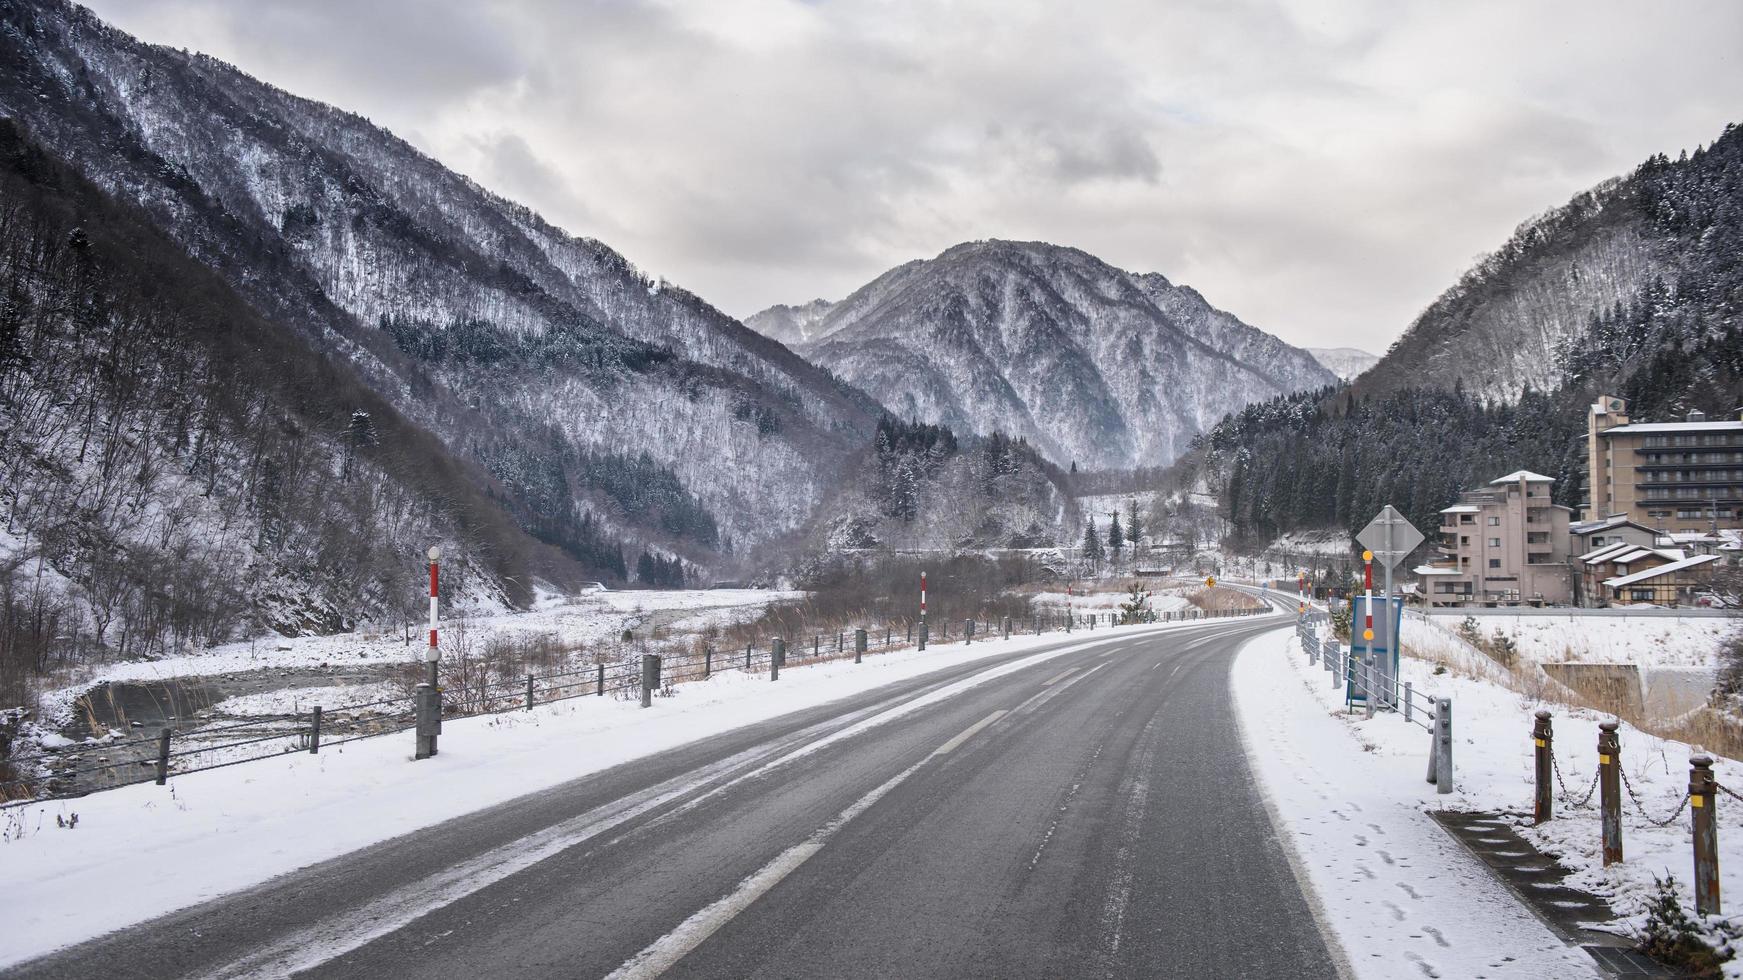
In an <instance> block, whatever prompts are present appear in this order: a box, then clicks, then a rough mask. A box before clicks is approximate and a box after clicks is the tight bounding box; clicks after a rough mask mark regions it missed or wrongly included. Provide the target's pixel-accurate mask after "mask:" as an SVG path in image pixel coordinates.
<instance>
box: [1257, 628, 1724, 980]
mask: <svg viewBox="0 0 1743 980" xmlns="http://www.w3.org/2000/svg"><path fill="white" fill-rule="evenodd" d="M1407 635H1408V634H1407ZM1447 659H1448V663H1449V664H1450V666H1451V669H1446V668H1445V667H1444V666H1443V665H1437V664H1432V663H1427V662H1424V661H1421V660H1416V659H1413V658H1406V659H1405V660H1404V662H1403V666H1402V679H1404V680H1408V681H1411V682H1412V683H1413V684H1414V685H1415V688H1416V690H1418V691H1424V692H1427V693H1429V694H1430V695H1431V696H1434V697H1450V698H1451V699H1452V701H1453V719H1454V726H1453V730H1454V733H1455V745H1454V750H1453V760H1454V770H1455V787H1456V791H1455V792H1454V793H1452V794H1450V795H1446V796H1441V795H1438V794H1436V792H1435V787H1434V786H1433V785H1431V784H1429V783H1427V782H1426V781H1425V780H1424V778H1423V777H1424V774H1425V772H1426V768H1427V759H1428V736H1427V734H1425V733H1424V732H1423V730H1422V729H1421V728H1419V727H1417V726H1415V725H1410V724H1407V723H1405V722H1404V720H1403V719H1402V718H1401V717H1399V716H1398V715H1397V714H1389V713H1384V712H1382V713H1380V714H1379V715H1378V716H1376V717H1375V718H1373V719H1371V720H1370V719H1367V718H1366V717H1365V715H1362V714H1360V713H1358V714H1348V713H1346V712H1344V710H1343V701H1342V694H1341V689H1339V688H1334V687H1333V686H1332V682H1331V680H1330V675H1328V674H1327V673H1326V672H1325V670H1324V669H1323V666H1312V667H1310V666H1309V664H1308V661H1307V657H1306V655H1305V654H1304V653H1302V652H1301V651H1300V650H1299V649H1298V648H1297V646H1296V643H1295V639H1294V637H1293V635H1292V634H1285V633H1277V634H1272V635H1270V636H1268V637H1266V638H1264V639H1263V640H1261V641H1257V642H1256V643H1255V644H1254V645H1252V646H1250V647H1249V648H1248V650H1247V652H1246V653H1244V654H1243V655H1242V657H1241V659H1240V661H1239V662H1238V663H1237V665H1236V669H1235V674H1236V679H1235V693H1236V695H1237V700H1238V702H1239V704H1240V707H1241V717H1242V721H1243V726H1244V727H1245V730H1246V731H1247V733H1248V739H1249V744H1250V747H1251V748H1252V749H1253V752H1254V755H1255V768H1257V769H1259V770H1260V774H1261V776H1262V777H1263V780H1264V782H1265V783H1266V785H1267V789H1268V791H1269V792H1270V793H1271V794H1272V797H1273V799H1274V801H1275V802H1276V804H1277V806H1278V809H1279V811H1280V814H1281V816H1282V820H1283V823H1284V825H1285V826H1287V827H1288V829H1289V833H1290V836H1291V838H1292V839H1294V840H1295V842H1296V844H1297V846H1298V848H1300V850H1301V853H1303V854H1311V855H1313V857H1314V860H1317V861H1322V862H1327V863H1328V864H1333V863H1342V862H1331V861H1328V859H1327V858H1326V857H1325V856H1324V855H1326V854H1327V845H1328V841H1329V842H1331V843H1332V845H1333V846H1332V847H1331V850H1332V851H1338V850H1340V849H1341V850H1342V851H1343V852H1345V855H1346V857H1348V858H1351V859H1360V858H1361V856H1362V855H1363V854H1366V855H1368V859H1367V861H1365V862H1364V864H1365V865H1366V866H1367V867H1368V868H1369V870H1375V871H1378V870H1380V868H1379V866H1376V865H1375V864H1374V863H1373V855H1374V854H1375V853H1376V852H1373V851H1371V850H1369V845H1368V844H1363V843H1361V842H1357V841H1354V838H1353V837H1351V836H1349V835H1347V834H1344V835H1340V834H1339V831H1340V830H1341V829H1345V828H1348V827H1350V826H1352V825H1353V826H1354V827H1356V828H1358V829H1356V830H1354V831H1353V833H1356V834H1361V833H1364V832H1363V831H1361V830H1359V827H1360V825H1361V823H1362V821H1361V820H1360V819H1354V817H1355V812H1354V811H1351V810H1346V809H1343V805H1344V803H1345V802H1347V804H1349V805H1353V806H1363V807H1365V809H1366V811H1367V812H1368V813H1369V816H1370V817H1371V816H1372V814H1373V813H1374V812H1375V811H1376V809H1378V811H1379V812H1383V813H1387V814H1389V815H1391V817H1392V818H1393V820H1394V821H1395V822H1396V823H1398V824H1400V825H1403V826H1409V827H1415V828H1421V829H1420V833H1421V834H1422V835H1425V836H1426V838H1427V839H1428V841H1429V842H1431V843H1432V844H1433V845H1434V847H1435V850H1433V851H1429V852H1422V853H1442V852H1444V853H1446V854H1448V855H1450V857H1449V858H1448V859H1447V861H1446V862H1442V861H1441V860H1439V859H1436V860H1435V861H1434V862H1433V865H1434V866H1435V867H1442V866H1444V867H1447V868H1466V869H1468V870H1469V872H1470V873H1471V874H1473V875H1475V876H1478V877H1480V878H1482V879H1486V880H1488V881H1489V882H1490V883H1491V887H1492V888H1493V889H1498V890H1500V895H1499V897H1498V898H1497V899H1493V901H1499V902H1501V907H1503V908H1507V909H1510V910H1511V911H1512V912H1513V913H1517V916H1516V917H1522V921H1523V920H1529V923H1528V924H1530V925H1532V926H1536V921H1537V920H1535V919H1534V918H1530V916H1529V914H1528V913H1526V912H1525V911H1524V909H1523V908H1521V907H1520V906H1519V904H1518V903H1517V901H1516V900H1514V899H1513V897H1512V895H1511V894H1510V893H1507V892H1506V891H1505V890H1504V889H1502V886H1501V885H1500V884H1499V883H1498V882H1494V880H1493V878H1492V876H1490V873H1489V872H1488V871H1487V870H1486V869H1485V868H1483V867H1482V865H1480V864H1479V863H1477V861H1476V859H1475V858H1474V857H1471V856H1470V855H1468V854H1467V853H1466V852H1465V851H1464V850H1463V848H1462V846H1460V845H1458V844H1457V843H1456V842H1454V841H1453V840H1452V838H1451V837H1450V836H1449V835H1447V834H1446V833H1445V832H1444V831H1442V830H1441V829H1440V828H1439V827H1438V826H1437V825H1435V824H1433V823H1432V821H1430V820H1429V818H1428V817H1427V815H1426V811H1428V810H1435V809H1448V810H1465V811H1488V812H1500V813H1504V814H1509V815H1511V816H1512V823H1513V824H1514V829H1515V830H1516V831H1517V832H1518V833H1519V834H1520V835H1521V836H1523V837H1525V838H1526V839H1527V840H1529V841H1530V842H1531V843H1532V844H1533V845H1535V846H1536V847H1538V848H1539V849H1540V850H1542V851H1543V852H1545V853H1547V854H1550V855H1552V856H1554V857H1556V858H1557V860H1558V861H1560V863H1561V864H1562V865H1563V866H1565V867H1567V868H1569V869H1570V870H1571V871H1572V872H1573V873H1572V874H1571V875H1570V876H1569V877H1568V878H1567V879H1566V880H1565V881H1564V882H1563V883H1564V884H1566V885H1570V886H1573V887H1576V888H1580V889H1583V890H1585V891H1588V892H1591V893H1593V894H1596V895H1599V896H1602V897H1604V898H1606V899H1607V900H1609V902H1610V904H1611V906H1612V907H1613V908H1615V909H1616V911H1617V912H1618V913H1619V914H1620V915H1622V916H1623V919H1622V920H1621V921H1620V922H1618V923H1615V924H1613V925H1612V926H1611V928H1612V929H1614V930H1615V931H1617V932H1619V933H1621V934H1623V935H1628V936H1630V937H1632V932H1633V930H1636V929H1638V928H1640V927H1641V926H1642V925H1643V923H1644V917H1643V916H1644V908H1645V903H1646V902H1647V900H1648V899H1649V898H1650V897H1651V888H1652V884H1653V877H1654V876H1655V875H1656V876H1659V877H1665V876H1669V877H1671V878H1673V879H1674V880H1675V882H1676V887H1677V891H1678V893H1679V895H1680V897H1681V899H1682V901H1683V904H1684V906H1685V907H1687V908H1690V909H1691V910H1692V907H1693V901H1692V898H1691V896H1692V894H1693V889H1692V883H1693V874H1694V872H1693V851H1692V840H1691V836H1690V826H1689V815H1688V810H1687V809H1686V808H1684V809H1683V810H1682V812H1681V813H1680V814H1679V815H1678V816H1677V818H1676V819H1675V820H1673V821H1671V822H1670V824H1669V825H1668V826H1665V827H1655V826H1653V825H1652V821H1653V820H1663V819H1664V818H1666V817H1668V816H1670V815H1671V814H1672V813H1674V812H1676V811H1677V809H1678V806H1679V804H1680V802H1681V800H1682V798H1683V796H1684V794H1685V792H1686V789H1687V786H1688V771H1689V770H1688V759H1689V756H1690V755H1691V754H1692V753H1693V747H1691V746H1689V745H1687V744H1686V743H1682V742H1676V741H1672V740H1668V739H1663V738H1658V737H1655V736H1652V735H1649V734H1647V733H1645V732H1641V731H1639V730H1638V729H1636V728H1634V727H1633V726H1631V725H1628V724H1626V723H1624V724H1623V725H1622V726H1621V728H1620V730H1619V735H1620V739H1621V743H1622V753H1621V756H1622V765H1623V769H1624V771H1625V772H1626V773H1627V775H1628V782H1629V783H1630V784H1631V785H1632V787H1633V790H1634V793H1635V795H1636V796H1637V797H1638V802H1636V801H1634V800H1630V799H1626V798H1625V799H1624V801H1623V826H1624V833H1623V840H1624V852H1625V854H1626V860H1625V861H1624V862H1622V863H1621V864H1616V865H1612V866H1611V867H1609V868H1605V867H1603V861H1602V851H1601V847H1600V828H1599V815H1598V809H1597V805H1596V799H1595V797H1593V798H1591V802H1589V803H1587V804H1586V805H1585V806H1580V807H1574V806H1570V803H1571V802H1577V801H1578V800H1579V799H1580V798H1582V797H1586V796H1587V793H1588V789H1589V787H1590V786H1591V784H1592V780H1593V778H1594V776H1595V775H1596V772H1597V738H1598V723H1599V722H1600V721H1604V720H1607V716H1605V715H1600V714H1598V713H1597V712H1593V711H1588V710H1583V709H1576V708H1570V707H1568V706H1566V705H1563V704H1556V703H1550V702H1547V701H1543V700H1540V699H1538V698H1534V697H1530V696H1527V695H1524V694H1521V693H1518V692H1516V691H1513V690H1509V689H1508V688H1507V687H1505V686H1503V685H1502V683H1501V681H1502V680H1503V679H1504V678H1505V677H1506V672H1505V671H1503V670H1501V668H1500V667H1499V666H1498V665H1496V664H1494V663H1493V662H1492V661H1489V660H1487V659H1486V658H1482V657H1480V656H1479V657H1472V658H1461V657H1457V656H1449V657H1448V658H1447ZM1279 662H1284V663H1287V664H1288V665H1289V666H1290V667H1291V668H1292V669H1291V670H1288V671H1280V670H1276V669H1275V667H1276V665H1277V664H1278V663H1279ZM1437 671H1438V672H1437ZM1540 708H1546V709H1548V710H1549V711H1551V712H1552V714H1553V720H1554V725H1555V741H1554V748H1555V754H1556V758H1557V762H1558V764H1559V768H1560V770H1561V773H1562V775H1563V778H1564V779H1565V782H1566V791H1565V792H1564V791H1563V789H1562V787H1560V786H1558V787H1557V791H1556V798H1557V799H1556V814H1555V819H1553V820H1551V821H1550V822H1548V823H1545V824H1543V825H1540V826H1533V825H1532V822H1531V801H1532V792H1533V778H1534V776H1533V759H1532V745H1531V739H1530V732H1531V726H1532V721H1533V714H1534V713H1535V712H1536V711H1537V710H1538V709H1540ZM1297 726H1299V728H1297ZM1284 760H1289V761H1284ZM1714 772H1715V774H1716V776H1717V778H1718V780H1719V782H1720V783H1721V784H1723V785H1726V786H1730V787H1734V788H1738V789H1743V765H1740V764H1738V763H1737V762H1735V761H1733V760H1729V759H1722V758H1721V759H1719V760H1718V761H1717V762H1716V763H1715V765H1714ZM1570 797H1571V799H1570ZM1717 813H1718V819H1719V835H1718V836H1719V848H1720V856H1719V860H1720V875H1721V892H1722V893H1723V894H1726V895H1738V894H1743V803H1736V802H1734V801H1731V800H1729V799H1725V798H1723V797H1722V798H1721V800H1720V805H1719V807H1718V810H1717ZM1339 814H1342V816H1340V815H1339ZM1345 817H1349V818H1351V819H1344V818H1345ZM1649 818H1650V819H1649ZM1376 823H1380V824H1381V825H1382V826H1385V827H1387V828H1388V829H1389V830H1396V829H1397V828H1396V827H1394V826H1393V825H1392V824H1391V823H1387V822H1385V821H1376ZM1370 829H1372V828H1371V827H1370ZM1352 843H1353V844H1354V849H1353V850H1352V847H1351V845H1352ZM1370 843H1371V842H1370ZM1389 856H1390V857H1392V858H1393V859H1397V858H1398V851H1397V850H1396V849H1389ZM1380 863H1381V865H1382V866H1384V867H1385V869H1386V870H1388V871H1390V870H1391V869H1392V867H1393V866H1392V865H1387V864H1385V860H1384V858H1382V859H1381V862H1380ZM1412 863H1413V864H1414V865H1415V866H1416V867H1417V868H1418V869H1421V868H1422V867H1424V865H1423V864H1422V863H1421V861H1420V859H1419V858H1418V859H1414V860H1413V862H1412ZM1310 870H1313V869H1311V868H1310ZM1461 876H1462V873H1461ZM1322 879H1325V880H1324V882H1323V883H1322ZM1313 880H1314V885H1315V887H1316V888H1317V889H1319V890H1320V892H1321V897H1322V900H1323V901H1325V902H1326V903H1327V905H1328V907H1331V906H1345V907H1346V910H1347V911H1353V910H1354V909H1355V908H1356V907H1357V906H1352V905H1351V903H1352V902H1356V903H1358V906H1359V901H1360V900H1359V899H1358V898H1356V897H1355V896H1356V895H1357V894H1359V893H1361V892H1363V891H1369V892H1372V891H1373V889H1372V888H1368V887H1366V886H1368V885H1371V884H1373V882H1374V881H1375V880H1376V879H1369V878H1368V877H1367V876H1366V874H1364V873H1363V872H1362V871H1360V870H1357V871H1355V872H1354V873H1353V874H1350V873H1348V872H1347V869H1346V871H1345V873H1343V874H1342V875H1341V877H1340V875H1339V874H1338V873H1337V872H1334V871H1332V870H1329V869H1328V868H1325V867H1322V868H1320V869H1318V871H1317V872H1316V873H1315V874H1314V879H1313ZM1378 880H1379V881H1384V880H1385V875H1384V874H1381V875H1380V876H1379V878H1378ZM1340 883H1341V886H1342V887H1344V888H1352V886H1353V891H1351V892H1349V893H1347V894H1343V895H1342V896H1341V897H1339V896H1338V894H1337V888H1338V887H1339V884H1340ZM1379 891H1380V893H1381V894H1384V892H1385V889H1383V888H1382V889H1380V890H1379ZM1395 891H1397V892H1398V893H1399V894H1403V893H1404V892H1403V890H1402V887H1399V888H1397V889H1395ZM1418 891H1419V892H1420V891H1421V889H1420V888H1419V889H1418ZM1424 894H1426V893H1424ZM1371 897H1372V898H1373V900H1374V901H1379V902H1381V906H1382V911H1383V912H1384V913H1385V914H1386V915H1387V916H1388V917H1395V916H1394V914H1393V913H1392V912H1391V911H1390V909H1389V908H1386V907H1385V905H1384V900H1389V901H1391V902H1392V903H1393V904H1399V903H1398V900H1397V898H1396V895H1392V894H1384V900H1382V899H1381V898H1380V897H1379V896H1378V895H1375V896H1371ZM1404 908H1405V909H1406V910H1408V908H1409V906H1408V905H1405V906H1404ZM1455 912H1456V916H1455V915H1454V913H1455ZM1470 914H1471V913H1466V912H1458V911H1457V910H1456V909H1454V910H1450V911H1448V912H1447V914H1446V915H1441V916H1438V918H1439V919H1440V920H1441V922H1442V923H1444V922H1445V921H1447V919H1448V918H1449V917H1453V918H1454V919H1458V917H1462V916H1468V915H1470ZM1334 918H1335V917H1334ZM1375 921H1377V920H1375ZM1459 921H1462V920H1459ZM1398 924H1399V925H1400V926H1404V925H1406V923H1405V922H1404V920H1399V923H1398ZM1364 925H1367V923H1364ZM1346 928H1347V927H1344V926H1340V927H1339V934H1340V936H1341V935H1343V934H1344V931H1345V929H1346ZM1378 928H1379V927H1378V926H1377V925H1373V926H1371V928H1370V931H1372V930H1373V929H1378ZM1442 928H1444V925H1443V926H1442ZM1537 931H1540V932H1542V933H1543V935H1544V936H1547V937H1549V939H1550V940H1551V941H1553V942H1554V944H1555V945H1556V946H1560V941H1559V940H1556V939H1554V937H1553V936H1552V935H1551V934H1549V933H1548V932H1547V930H1544V929H1542V927H1540V926H1538V927H1537ZM1409 932H1410V930H1408V929H1400V930H1398V931H1396V932H1392V931H1390V930H1382V933H1381V935H1382V936H1384V935H1390V936H1392V940H1393V941H1395V942H1401V943H1403V942H1407V941H1408V942H1414V941H1415V940H1414V939H1413V938H1409V939H1408V940H1407V938H1406V937H1408V933H1409ZM1472 935H1473V937H1476V938H1480V937H1481V931H1480V930H1476V931H1473V933H1472ZM1495 935H1497V936H1499V935H1504V934H1503V933H1496V934H1495ZM1446 936H1447V938H1448V939H1451V938H1452V937H1451V933H1446ZM1489 948H1490V949H1500V948H1504V949H1506V950H1507V952H1508V953H1510V954H1514V955H1518V954H1519V950H1522V949H1526V948H1527V947H1526V946H1522V945H1518V944H1515V943H1513V942H1511V941H1509V942H1506V943H1502V944H1495V943H1491V944H1490V946H1489ZM1543 948H1546V949H1547V948H1549V947H1543ZM1359 958H1360V956H1359V954H1356V953H1352V959H1353V960H1354V959H1359ZM1436 962H1444V960H1442V961H1436ZM1359 965H1360V964H1358V967H1359ZM1476 965H1477V964H1476V963H1475V962H1474V961H1473V962H1472V963H1471V966H1473V967H1475V966H1476ZM1739 966H1740V965H1739V964H1735V963H1733V964H1727V967H1726V970H1727V972H1726V975H1727V976H1730V977H1743V969H1740V968H1739ZM1513 968H1514V967H1511V966H1510V967H1509V968H1508V969H1509V970H1512V969H1513ZM1580 969H1582V970H1584V969H1587V967H1586V965H1584V964H1581V966H1580ZM1358 973H1360V974H1362V975H1366V973H1364V972H1363V971H1361V970H1360V969H1358ZM1374 975H1375V976H1383V975H1385V971H1384V970H1381V971H1378V972H1376V973H1375V974H1374ZM1454 975H1465V974H1464V971H1462V970H1459V971H1455V973H1454ZM1542 975H1556V976H1560V975H1565V974H1560V973H1553V972H1552V973H1548V974H1542Z"/></svg>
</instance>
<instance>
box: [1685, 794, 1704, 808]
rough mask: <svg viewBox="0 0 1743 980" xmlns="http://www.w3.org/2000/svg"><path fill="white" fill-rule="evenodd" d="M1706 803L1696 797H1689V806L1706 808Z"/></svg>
mask: <svg viewBox="0 0 1743 980" xmlns="http://www.w3.org/2000/svg"><path fill="white" fill-rule="evenodd" d="M1706 805H1707V804H1706V802H1705V801H1703V800H1702V799H1701V798H1700V797H1698V796H1691V797H1689V806H1706Z"/></svg>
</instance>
